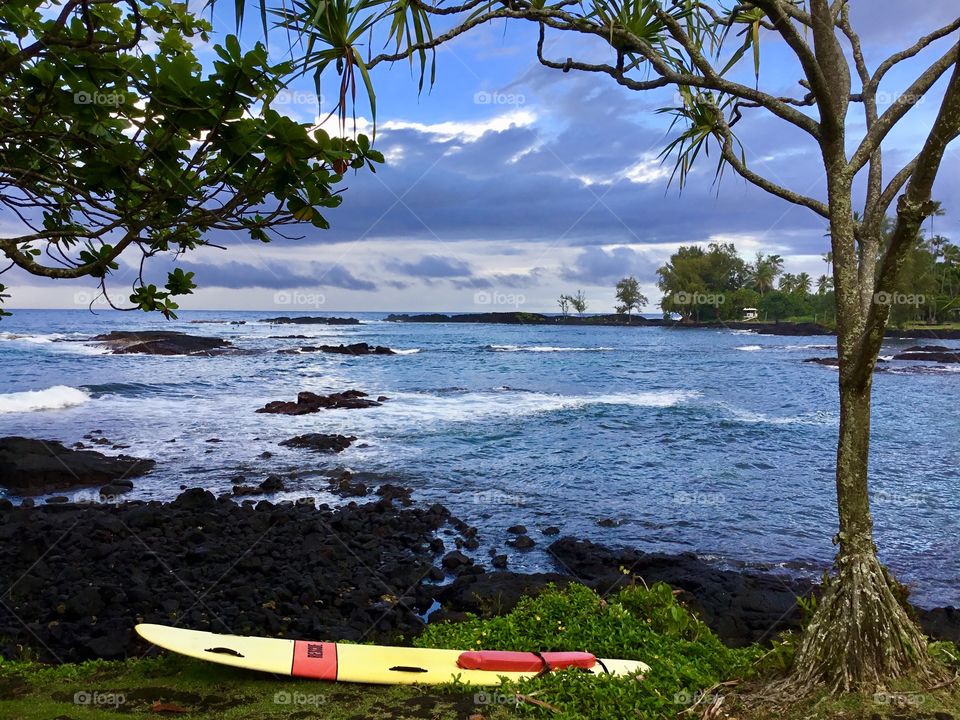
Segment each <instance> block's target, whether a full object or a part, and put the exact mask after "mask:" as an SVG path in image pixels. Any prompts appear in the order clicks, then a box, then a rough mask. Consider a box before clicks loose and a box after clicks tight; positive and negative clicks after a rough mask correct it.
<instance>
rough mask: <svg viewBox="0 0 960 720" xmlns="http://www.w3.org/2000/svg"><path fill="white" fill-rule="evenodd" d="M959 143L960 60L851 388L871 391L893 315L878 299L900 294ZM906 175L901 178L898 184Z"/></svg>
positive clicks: (904, 206)
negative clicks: (947, 159) (943, 168)
mask: <svg viewBox="0 0 960 720" xmlns="http://www.w3.org/2000/svg"><path fill="white" fill-rule="evenodd" d="M958 137H960V60H958V61H956V62H955V63H954V67H953V74H952V76H951V78H950V83H949V85H948V86H947V89H946V92H945V93H944V97H943V102H942V103H941V105H940V112H939V113H938V114H937V119H936V120H935V121H934V124H933V128H932V129H931V131H930V134H929V136H928V137H927V139H926V142H924V145H923V149H922V150H921V151H920V153H919V154H918V155H917V158H916V160H915V162H914V163H913V164H914V170H913V174H912V175H911V176H910V180H909V182H908V184H907V189H906V191H905V192H904V194H903V195H902V196H901V197H900V200H899V202H898V204H897V225H896V228H895V229H894V231H893V236H892V237H891V238H890V244H889V246H888V248H887V251H886V252H885V253H884V256H883V260H882V261H881V263H880V269H879V272H878V273H877V282H876V286H875V287H874V292H875V298H874V301H873V302H872V303H871V304H870V310H869V312H868V314H867V318H866V322H865V327H864V332H863V333H862V335H861V337H860V339H859V341H858V343H857V352H856V353H855V354H854V358H856V360H855V362H853V363H850V364H849V365H848V366H847V367H846V368H845V369H844V370H843V372H844V374H845V376H846V377H845V378H844V380H846V381H847V382H851V383H854V384H855V385H857V386H860V387H865V386H866V384H867V383H869V380H870V376H871V374H872V373H873V367H874V365H875V364H876V359H877V354H878V353H879V352H880V347H881V345H882V343H883V336H884V330H885V329H886V325H887V318H888V317H889V314H890V306H889V305H888V304H885V303H881V302H878V301H877V296H879V295H880V293H891V292H893V291H894V290H895V284H896V281H897V277H898V275H899V273H900V268H901V267H902V266H903V262H904V260H905V259H906V256H907V253H908V252H909V250H910V247H911V245H912V244H913V243H914V242H915V241H916V239H917V236H918V234H919V232H920V226H921V224H922V223H923V221H924V219H925V218H926V217H928V216H929V215H930V213H931V212H933V210H934V208H935V204H934V203H933V201H932V200H931V194H932V192H933V183H934V181H935V180H936V177H937V173H938V172H939V170H940V165H941V163H942V162H943V156H944V153H945V152H946V149H947V146H948V145H949V144H950V143H951V142H953V141H954V140H956V139H957V138H958ZM901 174H902V171H901ZM901 174H898V178H899V177H900V175H901Z"/></svg>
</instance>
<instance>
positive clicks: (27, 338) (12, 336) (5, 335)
mask: <svg viewBox="0 0 960 720" xmlns="http://www.w3.org/2000/svg"><path fill="white" fill-rule="evenodd" d="M61 337H63V336H62V335H60V334H58V333H48V334H46V335H22V334H20V333H12V332H2V333H0V340H11V341H14V342H21V343H31V344H33V345H48V344H49V343H52V342H53V341H54V340H59V339H60V338H61Z"/></svg>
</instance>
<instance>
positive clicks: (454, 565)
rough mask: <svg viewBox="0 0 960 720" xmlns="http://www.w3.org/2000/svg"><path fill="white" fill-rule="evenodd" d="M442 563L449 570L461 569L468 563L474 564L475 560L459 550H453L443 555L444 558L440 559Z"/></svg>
mask: <svg viewBox="0 0 960 720" xmlns="http://www.w3.org/2000/svg"><path fill="white" fill-rule="evenodd" d="M440 564H441V565H443V566H444V567H445V568H446V569H447V570H459V569H460V568H463V567H466V566H468V565H473V560H471V559H470V558H468V557H467V556H466V555H464V554H463V553H462V552H460V551H459V550H451V551H450V552H448V553H447V554H446V555H444V556H443V560H441V561H440Z"/></svg>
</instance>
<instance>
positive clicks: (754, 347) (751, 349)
mask: <svg viewBox="0 0 960 720" xmlns="http://www.w3.org/2000/svg"><path fill="white" fill-rule="evenodd" d="M734 349H735V350H742V351H743V352H757V351H758V350H763V346H762V345H741V346H740V347H737V348H734Z"/></svg>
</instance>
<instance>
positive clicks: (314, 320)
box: [263, 316, 360, 325]
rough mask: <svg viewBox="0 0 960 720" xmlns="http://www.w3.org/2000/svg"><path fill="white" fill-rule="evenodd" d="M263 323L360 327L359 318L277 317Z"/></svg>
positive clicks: (266, 319)
mask: <svg viewBox="0 0 960 720" xmlns="http://www.w3.org/2000/svg"><path fill="white" fill-rule="evenodd" d="M263 322H268V323H274V324H276V325H359V324H360V321H359V320H358V319H357V318H347V317H309V316H305V317H286V316H282V317H275V318H265V319H264V320H263Z"/></svg>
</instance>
